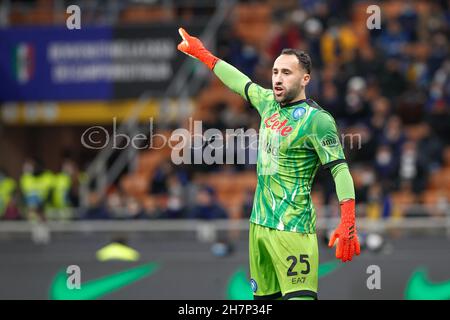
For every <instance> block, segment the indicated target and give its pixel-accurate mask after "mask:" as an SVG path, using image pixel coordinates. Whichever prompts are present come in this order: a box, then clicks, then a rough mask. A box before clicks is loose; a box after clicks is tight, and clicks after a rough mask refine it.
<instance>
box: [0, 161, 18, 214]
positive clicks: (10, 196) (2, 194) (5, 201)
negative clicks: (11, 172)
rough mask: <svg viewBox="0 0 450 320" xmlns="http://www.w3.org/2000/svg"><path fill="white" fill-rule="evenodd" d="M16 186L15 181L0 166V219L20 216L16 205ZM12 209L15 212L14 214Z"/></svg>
mask: <svg viewBox="0 0 450 320" xmlns="http://www.w3.org/2000/svg"><path fill="white" fill-rule="evenodd" d="M16 187H17V184H16V181H15V180H14V179H12V178H11V177H9V176H8V175H7V174H6V172H5V171H4V170H2V169H1V168H0V220H10V219H17V218H19V217H20V215H19V214H18V213H19V212H18V209H17V207H16V205H17V203H16V199H15V193H16ZM14 208H15V210H14ZM13 210H14V211H15V213H16V214H14V212H13Z"/></svg>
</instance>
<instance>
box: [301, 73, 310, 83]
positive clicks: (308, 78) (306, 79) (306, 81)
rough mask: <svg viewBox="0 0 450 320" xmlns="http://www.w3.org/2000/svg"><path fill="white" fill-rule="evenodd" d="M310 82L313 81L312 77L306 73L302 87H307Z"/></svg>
mask: <svg viewBox="0 0 450 320" xmlns="http://www.w3.org/2000/svg"><path fill="white" fill-rule="evenodd" d="M309 80H311V75H309V74H308V73H305V74H304V75H303V78H302V86H306V85H307V84H308V83H309Z"/></svg>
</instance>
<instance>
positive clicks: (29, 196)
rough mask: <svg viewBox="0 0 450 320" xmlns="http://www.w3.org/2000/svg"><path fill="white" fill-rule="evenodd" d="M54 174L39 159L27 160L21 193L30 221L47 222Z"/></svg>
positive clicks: (22, 177)
mask: <svg viewBox="0 0 450 320" xmlns="http://www.w3.org/2000/svg"><path fill="white" fill-rule="evenodd" d="M52 184H53V174H52V173H51V172H50V171H48V170H45V169H44V167H43V164H42V163H41V162H40V161H39V160H37V159H31V158H30V159H27V160H26V161H25V163H24V164H23V170H22V175H21V177H20V191H21V194H22V197H23V201H24V207H25V215H26V217H27V218H28V219H31V220H36V219H37V220H39V221H45V220H46V219H47V217H46V210H47V209H48V208H49V204H50V198H49V196H50V192H51V188H52Z"/></svg>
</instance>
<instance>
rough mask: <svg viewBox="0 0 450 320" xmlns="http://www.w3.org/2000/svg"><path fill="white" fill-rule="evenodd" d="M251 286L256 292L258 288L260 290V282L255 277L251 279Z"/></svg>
mask: <svg viewBox="0 0 450 320" xmlns="http://www.w3.org/2000/svg"><path fill="white" fill-rule="evenodd" d="M250 286H251V287H252V291H253V292H256V290H258V284H257V283H256V281H255V279H250Z"/></svg>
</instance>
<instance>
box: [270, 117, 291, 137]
mask: <svg viewBox="0 0 450 320" xmlns="http://www.w3.org/2000/svg"><path fill="white" fill-rule="evenodd" d="M287 122H288V120H287V119H285V120H283V121H281V120H280V117H279V114H278V112H276V113H274V114H273V115H271V116H270V117H269V118H267V119H266V120H264V124H265V125H266V128H267V129H270V130H273V131H276V132H280V134H281V135H282V136H283V137H286V136H287V135H288V134H289V133H291V131H292V127H291V126H287V125H286V124H287Z"/></svg>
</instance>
